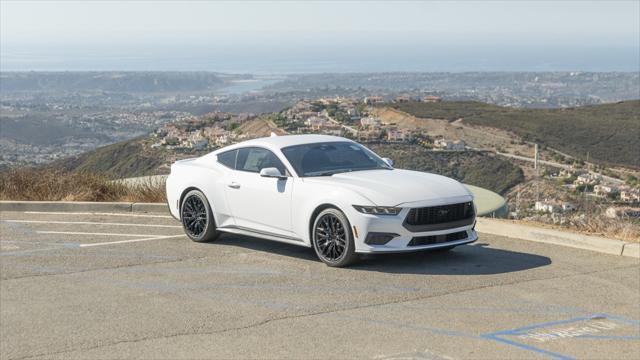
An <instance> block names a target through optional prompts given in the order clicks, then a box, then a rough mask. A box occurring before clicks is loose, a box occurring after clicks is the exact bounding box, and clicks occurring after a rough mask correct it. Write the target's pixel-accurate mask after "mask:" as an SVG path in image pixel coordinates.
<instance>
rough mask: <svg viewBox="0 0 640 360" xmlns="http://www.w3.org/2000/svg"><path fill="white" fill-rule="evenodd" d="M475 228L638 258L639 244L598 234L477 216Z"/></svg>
mask: <svg viewBox="0 0 640 360" xmlns="http://www.w3.org/2000/svg"><path fill="white" fill-rule="evenodd" d="M476 230H477V231H478V232H481V233H485V234H492V235H499V236H506V237H511V238H516V239H522V240H528V241H535V242H540V243H546V244H553V245H560V246H567V247H572V248H576V249H582V250H590V251H597V252H600V253H604V254H611V255H618V256H620V255H621V256H628V257H634V258H640V244H638V243H628V242H625V241H622V240H614V239H608V238H605V237H600V236H592V235H584V234H578V233H573V232H568V231H560V230H555V229H546V228H541V227H536V226H529V225H522V224H516V223H514V222H512V221H509V220H496V219H489V218H478V222H477V224H476Z"/></svg>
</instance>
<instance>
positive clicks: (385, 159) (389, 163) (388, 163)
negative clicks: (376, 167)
mask: <svg viewBox="0 0 640 360" xmlns="http://www.w3.org/2000/svg"><path fill="white" fill-rule="evenodd" d="M382 161H384V162H386V163H387V165H389V166H390V167H393V160H391V159H389V158H382Z"/></svg>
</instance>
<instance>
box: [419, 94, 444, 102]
mask: <svg viewBox="0 0 640 360" xmlns="http://www.w3.org/2000/svg"><path fill="white" fill-rule="evenodd" d="M422 101H424V102H427V103H437V102H440V101H442V98H441V97H440V96H434V95H427V96H425V97H423V98H422Z"/></svg>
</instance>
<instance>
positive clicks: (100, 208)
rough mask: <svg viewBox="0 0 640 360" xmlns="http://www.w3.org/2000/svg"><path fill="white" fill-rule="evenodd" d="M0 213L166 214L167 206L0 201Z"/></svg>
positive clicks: (161, 204) (153, 204)
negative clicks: (85, 212) (86, 212)
mask: <svg viewBox="0 0 640 360" xmlns="http://www.w3.org/2000/svg"><path fill="white" fill-rule="evenodd" d="M0 211H88V212H132V213H153V214H168V213H169V211H168V209H167V204H163V203H134V202H91V201H0Z"/></svg>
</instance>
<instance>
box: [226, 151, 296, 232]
mask: <svg viewBox="0 0 640 360" xmlns="http://www.w3.org/2000/svg"><path fill="white" fill-rule="evenodd" d="M268 167H275V168H277V169H278V170H280V172H281V173H282V174H288V171H287V169H286V167H285V166H284V164H283V163H282V161H280V159H278V157H277V156H276V155H275V154H274V153H272V152H271V151H269V150H267V149H264V148H260V147H246V148H241V149H239V152H238V156H237V158H236V171H233V174H232V175H231V176H229V180H228V183H227V184H226V185H227V186H226V187H225V190H226V194H227V199H228V202H229V206H230V208H231V213H232V214H233V217H234V219H235V223H236V226H238V227H240V228H243V229H248V230H253V231H257V232H261V233H267V234H273V235H279V236H285V237H292V236H293V233H292V231H291V191H292V188H293V178H292V177H290V176H289V177H286V178H283V179H278V178H270V177H262V176H260V170H262V169H263V168H268Z"/></svg>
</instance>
